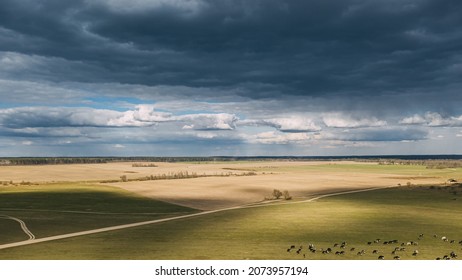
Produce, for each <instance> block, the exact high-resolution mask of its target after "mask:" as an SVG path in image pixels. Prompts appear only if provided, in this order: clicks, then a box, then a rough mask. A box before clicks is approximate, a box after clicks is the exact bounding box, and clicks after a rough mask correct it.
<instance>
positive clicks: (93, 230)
mask: <svg viewBox="0 0 462 280" xmlns="http://www.w3.org/2000/svg"><path fill="white" fill-rule="evenodd" d="M393 187H394V186H393ZM393 187H375V188H367V189H360V190H350V191H342V192H335V193H328V194H323V195H318V196H316V197H313V198H310V199H307V200H303V201H293V202H284V203H265V204H256V205H241V206H234V207H229V208H223V209H216V210H209V211H204V212H199V213H193V214H188V215H182V216H176V217H169V218H163V219H157V220H150V221H144V222H136V223H130V224H124V225H118V226H111V227H104V228H99V229H92V230H86V231H79V232H74V233H67V234H60V235H55V236H49V237H43V238H38V239H30V240H25V241H20V242H14V243H8V244H3V245H0V250H2V249H7V248H13V247H19V246H25V245H32V244H37V243H42V242H48V241H54V240H60V239H66V238H72V237H78V236H83V235H90V234H96V233H102V232H108V231H114V230H121V229H126V228H133V227H139V226H145V225H151V224H158V223H163V222H169V221H175V220H181V219H187V218H192V217H198V216H204V215H209V214H213V213H219V212H224V211H230V210H237V209H247V208H256V207H268V206H277V205H288V204H298V203H307V202H313V201H315V200H318V199H321V198H325V197H331V196H338V195H344V194H350V193H359V192H367V191H374V190H380V189H387V188H393Z"/></svg>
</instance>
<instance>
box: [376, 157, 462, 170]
mask: <svg viewBox="0 0 462 280" xmlns="http://www.w3.org/2000/svg"><path fill="white" fill-rule="evenodd" d="M378 162H379V164H381V165H422V166H426V167H427V168H428V169H444V168H459V167H462V160H449V159H446V160H436V159H429V160H399V159H393V160H389V159H386V160H384V159H380V160H378Z"/></svg>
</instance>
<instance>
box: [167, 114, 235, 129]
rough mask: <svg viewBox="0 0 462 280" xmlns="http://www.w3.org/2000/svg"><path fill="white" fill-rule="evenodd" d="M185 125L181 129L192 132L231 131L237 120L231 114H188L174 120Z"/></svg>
mask: <svg viewBox="0 0 462 280" xmlns="http://www.w3.org/2000/svg"><path fill="white" fill-rule="evenodd" d="M175 119H176V120H178V121H181V122H184V123H186V124H185V125H184V126H183V129H194V130H233V129H235V128H236V122H237V121H238V118H237V117H236V115H233V114H226V113H221V114H190V115H182V116H178V117H176V118H175Z"/></svg>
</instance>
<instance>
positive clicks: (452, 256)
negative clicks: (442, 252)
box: [449, 251, 457, 259]
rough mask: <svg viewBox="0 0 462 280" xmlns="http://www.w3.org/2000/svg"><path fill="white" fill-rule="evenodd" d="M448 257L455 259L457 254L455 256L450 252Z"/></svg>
mask: <svg viewBox="0 0 462 280" xmlns="http://www.w3.org/2000/svg"><path fill="white" fill-rule="evenodd" d="M449 256H451V258H453V259H457V254H456V253H455V252H454V251H452V252H451V253H450V254H449Z"/></svg>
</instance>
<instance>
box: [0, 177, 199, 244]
mask: <svg viewBox="0 0 462 280" xmlns="http://www.w3.org/2000/svg"><path fill="white" fill-rule="evenodd" d="M194 211H195V210H193V209H190V208H186V207H182V206H178V205H174V204H170V203H165V202H161V201H156V200H152V199H148V198H145V197H142V196H139V195H136V194H133V193H131V192H128V191H125V190H122V189H119V188H115V187H109V186H102V185H96V184H93V185H89V184H84V183H57V184H42V185H32V186H8V187H2V188H0V214H4V215H9V216H13V217H16V218H19V219H21V220H23V221H24V222H25V223H26V224H27V226H28V228H29V229H30V230H31V231H32V232H33V233H34V235H35V236H36V238H41V237H46V236H53V235H59V234H65V233H71V232H77V231H83V230H89V229H96V228H102V227H106V226H113V225H120V224H127V223H132V222H138V221H145V220H152V219H157V218H164V217H169V216H175V215H182V214H187V213H191V212H194ZM0 229H1V230H0V244H5V243H10V242H15V241H22V240H25V239H27V236H26V235H25V234H24V233H23V232H22V231H21V229H20V227H19V224H18V223H17V222H15V221H12V220H6V219H0Z"/></svg>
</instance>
